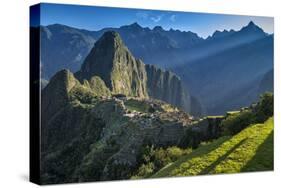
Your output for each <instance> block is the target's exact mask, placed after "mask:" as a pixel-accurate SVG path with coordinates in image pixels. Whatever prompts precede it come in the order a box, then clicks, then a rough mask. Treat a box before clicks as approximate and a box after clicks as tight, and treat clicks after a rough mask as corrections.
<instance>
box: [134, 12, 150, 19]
mask: <svg viewBox="0 0 281 188" xmlns="http://www.w3.org/2000/svg"><path fill="white" fill-rule="evenodd" d="M136 16H137V17H138V18H141V19H147V18H148V16H149V14H148V13H147V12H143V11H142V12H137V13H136Z"/></svg>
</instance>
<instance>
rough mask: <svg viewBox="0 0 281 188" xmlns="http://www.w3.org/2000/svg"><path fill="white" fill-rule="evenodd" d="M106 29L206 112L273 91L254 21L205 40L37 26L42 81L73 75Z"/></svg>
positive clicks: (268, 50)
mask: <svg viewBox="0 0 281 188" xmlns="http://www.w3.org/2000/svg"><path fill="white" fill-rule="evenodd" d="M109 30H110V31H116V32H118V33H119V34H120V36H121V38H122V39H123V41H124V44H125V45H126V46H127V47H128V49H129V50H130V51H131V52H132V54H133V55H134V56H135V57H136V58H138V59H141V60H142V61H143V62H144V63H145V64H153V65H157V66H158V67H159V68H164V69H167V70H172V71H173V72H174V73H175V74H176V75H177V76H178V77H179V78H180V79H181V82H182V84H183V86H184V87H185V88H187V90H188V91H189V95H190V96H194V97H196V98H197V100H198V101H199V103H201V104H202V106H203V108H204V110H203V111H205V112H206V113H207V114H222V113H224V112H225V111H227V110H234V109H238V108H240V107H242V106H247V105H249V104H250V103H251V102H253V101H255V100H257V98H258V96H259V94H260V93H262V92H264V91H265V90H270V91H272V90H273V85H272V82H271V81H273V71H272V70H273V35H269V34H267V33H265V32H264V31H263V30H262V29H261V28H260V27H258V26H257V25H255V24H254V23H253V22H250V23H249V24H248V25H247V26H245V27H243V28H242V29H241V30H239V31H234V30H229V31H227V30H224V31H216V32H214V34H213V35H212V36H210V37H208V38H206V39H203V38H201V37H199V36H198V35H197V34H196V33H192V32H185V31H179V30H173V29H171V30H168V31H167V30H164V29H163V28H161V27H160V26H157V27H155V28H153V29H149V28H143V27H141V26H140V25H139V24H137V23H133V24H131V25H126V26H122V27H120V28H105V29H102V30H100V31H87V30H83V29H77V28H72V27H68V26H64V25H59V24H55V25H49V26H42V27H41V66H42V67H41V71H42V77H43V78H44V79H45V80H49V79H50V78H51V77H52V76H53V75H54V74H55V73H56V72H57V71H59V70H61V69H64V68H67V69H69V70H71V71H72V72H76V71H78V70H79V69H80V67H81V64H82V62H83V61H84V60H85V58H86V56H87V55H88V53H89V52H90V50H91V49H92V47H93V46H94V44H95V42H96V41H97V40H98V39H99V38H100V37H101V36H102V35H103V33H104V32H106V31H109ZM99 68H100V67H99ZM147 68H148V67H147ZM148 72H149V71H148ZM269 82H271V84H270V83H269ZM194 101H195V100H194Z"/></svg>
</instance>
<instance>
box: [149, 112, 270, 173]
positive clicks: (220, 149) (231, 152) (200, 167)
mask: <svg viewBox="0 0 281 188" xmlns="http://www.w3.org/2000/svg"><path fill="white" fill-rule="evenodd" d="M267 170H273V117H271V118H269V119H268V120H267V121H266V122H265V123H264V124H254V125H251V126H249V127H247V128H246V129H244V130H243V131H241V132H240V133H238V134H236V135H235V136H233V137H231V136H224V137H221V138H219V139H218V140H216V141H214V142H212V143H211V144H207V145H204V146H201V147H199V148H198V149H196V150H194V151H193V152H191V153H190V154H187V155H184V156H183V157H181V158H180V159H178V160H177V161H175V162H173V163H170V164H168V165H167V166H165V167H164V168H162V169H161V170H160V171H158V172H157V173H156V174H154V175H152V176H151V177H153V178H156V177H167V176H190V175H203V174H218V173H236V172H249V171H267Z"/></svg>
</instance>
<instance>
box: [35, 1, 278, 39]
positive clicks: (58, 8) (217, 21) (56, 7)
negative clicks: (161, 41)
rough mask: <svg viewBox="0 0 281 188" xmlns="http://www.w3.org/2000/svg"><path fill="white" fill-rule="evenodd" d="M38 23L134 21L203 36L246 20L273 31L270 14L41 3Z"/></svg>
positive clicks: (89, 25)
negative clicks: (236, 13) (232, 13)
mask: <svg viewBox="0 0 281 188" xmlns="http://www.w3.org/2000/svg"><path fill="white" fill-rule="evenodd" d="M40 21H41V23H40V24H41V25H45V26H46V25H50V24H56V23H58V24H64V25H68V26H71V27H76V28H80V29H87V30H92V31H96V30H100V29H102V28H105V27H120V26H123V25H129V24H132V23H134V22H137V23H138V24H139V25H141V26H142V27H149V28H151V29H152V28H153V27H155V26H161V27H163V28H164V29H165V30H169V29H171V28H172V29H179V30H182V31H192V32H195V33H197V34H198V35H199V36H201V37H203V38H206V37H208V36H209V35H212V34H213V33H214V32H215V31H216V30H219V31H222V30H224V29H226V30H230V29H234V30H239V29H241V28H242V27H243V26H245V25H247V24H248V23H249V22H250V21H253V22H254V23H255V24H257V25H258V26H260V27H261V28H262V29H263V30H264V31H265V32H267V33H269V34H272V33H273V32H274V26H273V25H274V20H273V18H272V17H260V16H239V15H225V14H209V13H205V14H204V13H191V12H175V11H159V10H143V9H126V8H110V7H96V6H81V5H62V4H41V20H40Z"/></svg>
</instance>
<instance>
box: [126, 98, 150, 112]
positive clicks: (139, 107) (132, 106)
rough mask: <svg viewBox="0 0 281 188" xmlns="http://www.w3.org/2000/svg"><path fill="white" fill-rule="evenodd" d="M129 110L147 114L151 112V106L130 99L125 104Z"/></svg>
mask: <svg viewBox="0 0 281 188" xmlns="http://www.w3.org/2000/svg"><path fill="white" fill-rule="evenodd" d="M125 106H126V108H127V109H128V110H131V111H137V112H142V113H146V112H149V109H150V105H149V104H148V103H146V102H145V101H141V100H134V99H129V100H127V101H126V102H125Z"/></svg>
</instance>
